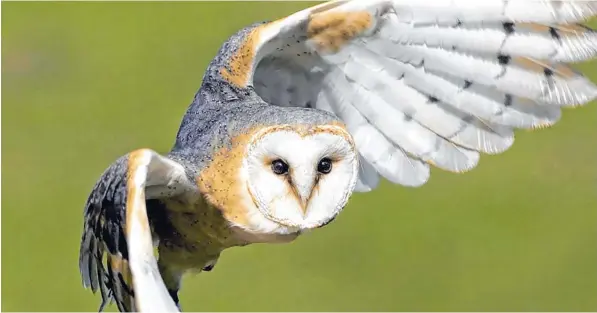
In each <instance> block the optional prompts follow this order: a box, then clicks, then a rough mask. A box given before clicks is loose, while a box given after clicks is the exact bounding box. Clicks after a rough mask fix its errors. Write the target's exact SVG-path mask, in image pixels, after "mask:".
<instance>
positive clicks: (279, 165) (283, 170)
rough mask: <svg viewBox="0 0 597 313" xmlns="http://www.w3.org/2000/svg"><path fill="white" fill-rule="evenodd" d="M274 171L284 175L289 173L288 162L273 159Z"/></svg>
mask: <svg viewBox="0 0 597 313" xmlns="http://www.w3.org/2000/svg"><path fill="white" fill-rule="evenodd" d="M272 171H273V172H274V173H275V174H277V175H284V174H287V173H288V164H286V163H285V162H284V161H282V160H280V159H277V160H274V161H272Z"/></svg>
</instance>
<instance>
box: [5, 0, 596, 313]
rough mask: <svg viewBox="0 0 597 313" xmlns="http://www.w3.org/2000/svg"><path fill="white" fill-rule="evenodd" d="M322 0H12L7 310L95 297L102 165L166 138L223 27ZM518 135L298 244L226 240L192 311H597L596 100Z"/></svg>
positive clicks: (200, 279)
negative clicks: (92, 265)
mask: <svg viewBox="0 0 597 313" xmlns="http://www.w3.org/2000/svg"><path fill="white" fill-rule="evenodd" d="M309 5H311V3H306V2H262V3H257V2H236V3H234V2H218V3H209V2H178V3H164V2H129V3H126V2H125V3H117V2H89V3H85V2H49V3H48V2H37V3H35V2H8V3H7V2H3V3H2V83H3V85H2V113H3V114H2V151H3V153H2V167H3V172H2V174H3V175H2V187H3V196H4V197H2V238H3V241H2V256H3V258H2V310H3V311H95V310H96V309H97V306H98V304H99V301H100V297H99V295H92V294H91V292H90V291H88V290H84V289H83V287H82V285H81V280H80V277H79V270H78V267H77V266H78V265H77V259H78V249H79V240H80V234H81V229H82V222H83V220H82V214H83V213H82V210H83V204H84V202H85V200H86V197H87V195H88V193H89V191H90V190H91V187H92V186H93V184H94V183H95V181H96V179H97V178H98V177H99V175H100V174H101V173H102V171H103V170H104V169H105V168H106V167H107V166H108V165H109V164H110V163H111V162H112V161H114V160H115V159H116V158H117V157H119V156H120V155H123V154H125V153H127V152H129V151H131V150H133V149H136V148H140V147H150V148H153V149H156V150H157V151H160V152H167V151H168V150H169V149H170V147H171V146H172V144H173V142H174V136H175V134H176V131H177V129H178V126H179V122H180V120H181V118H182V115H183V113H184V112H185V110H186V108H187V105H188V104H189V103H190V101H191V99H192V98H193V95H194V93H195V91H196V89H197V88H198V87H199V85H200V82H201V78H202V75H203V71H204V69H205V68H206V66H207V64H208V62H209V61H210V59H211V58H212V57H213V56H214V54H215V53H216V50H217V49H218V48H219V45H220V44H221V43H222V42H223V41H224V40H225V39H226V38H227V36H229V35H230V34H232V33H233V32H234V31H236V30H237V29H239V28H241V27H242V26H245V25H247V24H249V23H252V22H254V21H257V20H265V19H274V18H278V17H281V16H283V15H286V14H288V13H291V12H293V11H295V10H298V9H300V8H304V7H307V6H309ZM593 25H594V26H595V23H593ZM581 68H582V70H584V72H586V73H587V75H589V76H590V77H591V78H592V79H593V80H596V81H597V63H595V62H593V63H587V64H583V65H582V66H581ZM516 141H517V143H516V144H515V145H514V146H513V147H512V148H511V149H510V150H509V151H507V152H506V153H504V154H502V155H499V156H485V157H483V158H482V160H481V162H480V165H479V167H478V168H477V169H476V170H474V171H472V172H469V173H467V174H462V175H456V174H451V173H445V172H441V171H434V173H433V175H432V178H431V180H430V182H429V183H428V184H427V185H425V186H424V187H423V188H418V189H409V188H403V187H399V186H391V185H390V184H388V183H384V184H382V186H381V188H380V189H379V190H377V191H375V192H372V193H368V194H357V195H355V196H353V198H352V200H351V202H350V205H349V206H348V207H347V208H346V209H345V211H344V212H343V213H342V214H341V215H340V217H339V218H338V219H337V220H336V221H335V222H334V223H333V224H331V225H330V226H329V227H326V228H324V229H321V230H318V231H316V232H312V233H310V234H308V235H305V236H303V237H302V238H300V239H299V240H297V241H295V242H294V243H292V244H288V245H251V246H248V247H244V248H235V249H231V250H228V251H226V252H224V254H223V257H222V258H221V260H220V262H219V264H218V266H217V267H216V268H215V270H214V271H213V272H211V273H204V274H201V275H198V276H188V277H187V278H186V279H185V280H184V284H183V289H182V295H181V298H182V304H183V309H185V310H186V311H363V310H368V311H405V310H408V311H433V310H436V311H437V310H440V311H441V310H444V311H448V310H460V311H468V310H480V311H487V310H493V311H509V310H516V311H529V310H531V311H597V197H596V190H597V162H596V160H597V146H596V143H597V104H593V105H591V106H588V107H584V108H579V109H568V110H566V111H565V112H564V117H563V120H562V121H561V122H560V123H559V124H557V125H556V126H555V127H553V128H550V129H546V130H541V131H536V132H523V131H521V132H518V133H517V139H516ZM109 309H110V310H114V309H115V307H114V306H111V307H110V308H109Z"/></svg>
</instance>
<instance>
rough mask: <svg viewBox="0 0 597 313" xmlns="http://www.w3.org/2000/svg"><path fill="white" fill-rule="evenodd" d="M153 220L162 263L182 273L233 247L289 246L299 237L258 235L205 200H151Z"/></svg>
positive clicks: (180, 198)
mask: <svg viewBox="0 0 597 313" xmlns="http://www.w3.org/2000/svg"><path fill="white" fill-rule="evenodd" d="M151 201H152V203H149V202H148V207H150V210H149V211H150V212H153V213H152V214H151V220H152V225H153V230H154V233H155V234H156V235H157V237H158V238H159V246H158V252H159V258H160V260H161V261H163V262H166V263H168V264H170V265H171V266H175V267H176V268H179V269H181V270H189V269H202V268H204V267H205V266H206V265H208V264H210V262H213V261H214V260H216V259H217V258H218V257H219V255H220V253H221V252H222V251H223V250H225V249H227V248H231V247H235V246H245V245H248V244H251V243H285V242H289V241H292V240H294V239H295V238H296V237H297V236H298V234H290V235H277V234H255V233H251V232H248V231H245V230H243V229H242V228H240V227H238V226H235V225H234V224H233V223H231V222H230V221H229V220H228V219H227V218H226V217H225V216H224V215H223V214H222V212H221V211H220V210H219V209H218V208H216V207H214V206H212V205H210V204H208V203H207V202H206V201H205V200H204V199H202V198H200V199H189V198H185V197H177V198H171V199H165V200H151Z"/></svg>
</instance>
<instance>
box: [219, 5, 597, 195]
mask: <svg viewBox="0 0 597 313" xmlns="http://www.w3.org/2000/svg"><path fill="white" fill-rule="evenodd" d="M596 14H597V1H545V0H543V1H540V0H533V1H528V0H512V1H503V0H483V1H468V0H466V1H465V0H463V1H458V0H433V1H424V0H395V1H390V0H344V1H342V0H341V1H331V2H328V3H324V4H321V5H318V6H315V7H312V8H309V9H306V10H304V11H300V12H298V13H295V14H293V15H290V16H288V17H286V18H283V19H281V20H278V21H275V22H271V23H266V24H262V25H260V26H258V27H256V28H255V29H254V30H253V32H252V33H251V34H250V36H249V39H248V40H247V41H246V43H245V46H244V47H243V48H242V49H239V52H237V54H238V55H237V56H235V57H233V58H232V62H237V63H239V64H240V63H242V64H244V65H249V67H248V71H249V72H251V74H250V75H248V76H239V75H236V76H234V75H232V76H234V78H236V80H234V82H235V83H236V84H237V85H238V84H240V85H243V84H246V85H247V86H251V85H252V86H253V87H254V88H255V91H256V92H257V94H259V95H260V96H261V97H262V98H263V99H264V100H265V101H267V102H269V103H271V104H274V105H280V106H302V107H314V108H317V109H322V110H327V111H330V112H332V113H334V114H336V115H337V116H338V117H340V118H341V119H342V120H343V121H344V122H345V123H346V125H347V127H348V129H349V131H350V132H351V133H352V135H353V137H354V139H355V142H356V145H357V148H358V150H359V152H360V155H361V160H362V164H363V166H362V167H361V172H360V175H359V183H358V184H357V191H368V190H371V189H373V188H375V187H376V185H377V183H378V181H379V175H381V176H383V177H385V178H386V179H388V180H390V181H391V182H394V183H397V184H402V185H405V186H420V185H422V184H424V183H425V182H426V181H427V180H428V178H429V173H430V168H429V165H433V166H436V167H438V168H441V169H444V170H447V171H453V172H465V171H468V170H471V169H473V168H474V167H475V166H476V165H477V163H478V161H479V155H480V153H486V154H498V153H501V152H503V151H505V150H507V149H508V148H509V147H510V146H511V145H512V144H513V142H514V133H513V131H514V129H521V128H522V129H533V128H543V127H547V126H550V125H553V124H554V123H556V122H557V121H558V120H559V119H560V116H561V108H562V107H566V106H576V105H581V104H584V103H587V102H589V101H591V100H592V99H594V98H595V97H596V96H597V87H596V86H595V85H594V84H592V83H591V82H590V81H589V80H587V79H586V78H585V77H583V76H582V75H581V74H580V73H578V72H577V71H575V70H574V69H572V68H571V67H570V66H569V65H568V63H572V62H578V61H584V60H589V59H591V58H593V57H595V56H596V55H597V32H595V31H594V30H591V29H589V28H587V27H585V26H583V25H581V24H578V23H581V22H583V21H584V20H585V19H587V18H590V17H592V16H595V15H596ZM247 55H250V56H253V57H254V58H249V59H250V60H251V62H249V64H247V62H246V60H247V57H246V56H247ZM239 60H240V61H241V62H239ZM243 60H244V61H245V62H244V63H243V62H242V61H243ZM231 68H234V67H231ZM236 68H239V67H238V66H237V67H236ZM241 70H242V68H241ZM223 74H230V73H226V72H224V73H223ZM225 77H226V76H225Z"/></svg>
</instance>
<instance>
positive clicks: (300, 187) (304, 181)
mask: <svg viewBox="0 0 597 313" xmlns="http://www.w3.org/2000/svg"><path fill="white" fill-rule="evenodd" d="M301 176H303V177H295V179H294V182H295V187H296V188H295V194H296V196H297V198H298V199H297V200H298V201H299V203H300V205H301V210H302V211H303V216H305V215H306V214H307V208H308V207H309V201H310V200H311V195H312V194H313V187H314V185H315V181H314V180H313V179H312V178H313V176H312V175H311V174H309V173H305V175H301ZM299 182H300V183H299Z"/></svg>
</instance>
